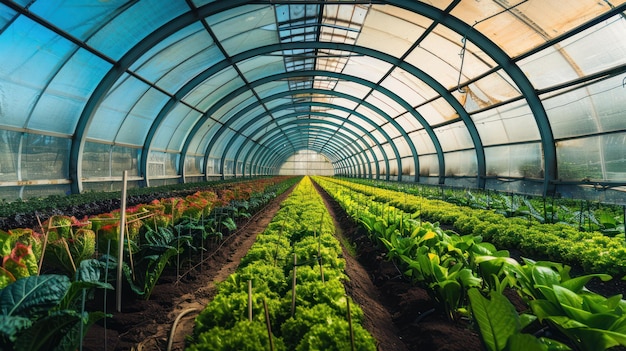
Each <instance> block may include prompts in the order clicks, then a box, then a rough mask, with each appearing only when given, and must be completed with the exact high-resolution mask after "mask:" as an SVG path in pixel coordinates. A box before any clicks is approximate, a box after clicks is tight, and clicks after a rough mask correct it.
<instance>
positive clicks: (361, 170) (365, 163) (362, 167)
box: [262, 120, 372, 176]
mask: <svg viewBox="0 0 626 351" xmlns="http://www.w3.org/2000/svg"><path fill="white" fill-rule="evenodd" d="M294 122H295V123H296V124H298V125H299V127H298V129H299V130H305V131H307V132H308V131H309V129H312V128H311V126H310V125H311V124H314V123H312V122H311V121H306V120H301V121H293V122H292V123H294ZM315 122H322V121H315ZM292 123H287V124H285V125H284V126H286V127H287V126H290V125H291V124H292ZM301 124H306V125H305V126H301ZM322 124H324V125H327V124H328V125H329V123H322ZM304 127H307V128H304ZM318 128H319V127H316V128H315V129H314V131H315V132H319V131H320V130H319V129H318ZM292 129H293V128H292ZM324 130H328V131H333V130H332V129H330V128H328V129H324ZM346 131H349V130H346ZM351 134H353V136H354V137H357V134H356V133H354V132H353V133H351ZM324 135H328V134H327V133H324ZM335 137H337V138H340V139H342V141H345V142H346V143H347V147H348V148H350V149H352V150H354V151H356V153H355V154H352V155H350V154H349V155H347V156H344V157H342V158H340V159H338V160H336V161H337V162H339V161H342V160H343V159H351V158H352V157H354V156H356V157H359V159H360V161H361V162H360V163H359V164H358V172H357V173H358V174H359V176H361V175H363V174H371V173H372V162H371V161H370V159H369V157H368V156H367V153H366V152H365V149H363V148H362V147H361V146H360V145H359V144H355V143H353V142H352V141H353V140H354V139H351V138H349V136H344V135H343V134H337V135H336V136H335ZM331 140H333V139H332V137H329V140H327V141H326V142H330V141H331ZM355 145H356V146H358V149H357V150H355ZM366 145H367V144H366ZM337 146H338V147H342V146H341V145H337ZM343 147H344V148H345V147H346V146H343ZM325 149H326V148H325V145H321V146H320V148H319V150H318V152H319V153H322V154H323V153H324V152H325V151H326V150H325ZM263 150H264V151H262V152H265V153H267V152H270V151H268V149H267V148H264V149H263ZM281 151H282V152H284V151H285V150H284V149H283V150H273V151H272V152H273V155H276V156H277V155H279V154H280V153H281ZM313 151H316V150H313ZM361 154H362V155H363V156H361ZM269 155H272V153H270V154H269ZM289 156H290V155H286V158H285V160H286V159H287V158H288V157H289ZM363 157H365V160H363ZM366 168H367V170H366Z"/></svg>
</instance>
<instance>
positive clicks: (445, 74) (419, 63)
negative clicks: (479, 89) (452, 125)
mask: <svg viewBox="0 0 626 351" xmlns="http://www.w3.org/2000/svg"><path fill="white" fill-rule="evenodd" d="M462 39H463V37H462V36H461V35H460V34H458V33H455V32H453V31H451V30H450V29H447V28H445V27H443V26H441V25H438V26H437V27H436V28H435V30H434V31H433V33H432V34H430V35H428V36H427V37H426V38H425V39H424V41H423V42H422V43H420V46H419V47H417V48H415V50H413V51H412V52H411V53H410V54H409V55H408V56H407V57H406V59H405V60H406V61H407V62H409V63H411V64H412V65H414V66H415V67H417V68H420V69H421V70H423V71H424V72H426V73H427V74H428V75H430V76H431V77H434V78H435V79H436V80H437V81H439V82H440V83H441V84H442V85H443V86H444V87H446V88H455V87H456V86H457V85H458V81H459V71H460V68H461V58H460V57H459V53H460V52H461V49H462V47H463V43H462ZM494 65H495V63H494V62H493V60H492V59H490V58H488V56H487V55H486V54H485V53H484V52H482V51H481V50H479V49H478V48H476V47H475V46H474V45H473V44H472V43H471V42H470V41H469V40H468V41H467V44H466V51H465V57H464V62H463V70H462V77H461V83H463V82H464V81H466V80H467V79H468V78H469V79H471V78H473V77H476V76H478V75H480V74H482V73H484V72H486V71H488V70H489V69H490V68H491V67H493V66H494Z"/></svg>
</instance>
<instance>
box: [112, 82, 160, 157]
mask: <svg viewBox="0 0 626 351" xmlns="http://www.w3.org/2000/svg"><path fill="white" fill-rule="evenodd" d="M167 100H168V97H167V96H165V95H164V94H163V93H161V92H160V91H157V90H155V89H150V90H148V91H147V92H146V94H145V95H144V96H142V97H141V98H140V100H139V101H137V102H136V103H137V104H136V105H135V106H133V108H132V110H131V111H130V113H129V115H128V116H127V117H126V119H125V120H124V122H122V125H121V127H120V130H119V132H118V135H117V137H116V139H115V140H116V142H120V143H125V144H131V145H143V143H144V140H145V138H146V135H147V134H148V131H149V130H150V127H151V126H152V123H153V122H154V118H155V117H156V116H157V114H158V112H159V110H161V108H162V107H163V105H164V104H165V102H167Z"/></svg>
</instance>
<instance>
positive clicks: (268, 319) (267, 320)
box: [263, 298, 274, 351]
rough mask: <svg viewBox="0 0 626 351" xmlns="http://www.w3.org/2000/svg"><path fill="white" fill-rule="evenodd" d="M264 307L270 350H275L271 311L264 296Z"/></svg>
mask: <svg viewBox="0 0 626 351" xmlns="http://www.w3.org/2000/svg"><path fill="white" fill-rule="evenodd" d="M263 309H265V324H267V336H268V337H269V338H270V351H274V340H273V339H272V326H271V324H270V312H269V310H268V309H267V301H265V298H263Z"/></svg>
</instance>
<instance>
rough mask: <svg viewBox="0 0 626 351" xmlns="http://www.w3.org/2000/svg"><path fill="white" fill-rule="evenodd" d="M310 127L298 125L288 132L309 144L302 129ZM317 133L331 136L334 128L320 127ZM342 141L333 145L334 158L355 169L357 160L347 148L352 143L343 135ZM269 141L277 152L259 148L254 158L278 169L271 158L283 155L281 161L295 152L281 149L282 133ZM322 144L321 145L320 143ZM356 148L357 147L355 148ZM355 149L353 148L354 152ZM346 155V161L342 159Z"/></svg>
mask: <svg viewBox="0 0 626 351" xmlns="http://www.w3.org/2000/svg"><path fill="white" fill-rule="evenodd" d="M308 129H309V128H307V127H306V126H296V127H294V128H290V129H289V130H288V131H286V133H287V134H289V135H291V134H295V137H296V140H299V141H302V142H303V143H305V144H307V145H308V140H307V139H308V136H306V137H305V136H303V135H302V130H308ZM315 132H316V133H320V134H322V135H326V136H329V135H331V134H332V132H333V131H332V130H331V129H328V128H326V127H323V128H320V129H316V130H315ZM339 139H340V141H341V142H342V143H343V144H346V145H343V144H340V143H338V142H337V141H336V140H334V141H333V144H334V145H333V146H335V147H336V149H332V150H333V151H332V155H334V157H333V158H332V160H333V161H334V162H335V163H340V164H343V165H345V166H346V167H349V168H351V169H353V170H356V169H357V168H358V166H357V164H356V162H355V161H354V160H352V159H350V158H348V156H350V154H349V153H348V152H347V151H348V150H347V149H346V148H348V147H349V145H351V144H350V139H349V138H347V137H345V136H342V137H340V138H339ZM267 143H268V144H270V145H272V146H274V145H275V147H276V152H269V151H268V149H260V148H259V149H257V151H256V152H255V153H254V154H253V159H256V158H258V159H259V161H257V162H256V164H258V165H260V166H263V167H268V168H272V169H276V168H277V164H276V163H273V162H271V160H273V158H277V157H278V156H280V157H281V161H284V160H286V159H287V158H288V157H289V155H291V154H293V153H288V152H287V151H286V150H285V149H281V148H280V147H279V145H280V144H282V143H284V141H282V140H280V135H279V134H275V135H273V136H271V137H269V138H268V140H267ZM320 146H321V145H320ZM354 150H356V149H354ZM354 150H352V151H353V152H354ZM313 151H318V152H321V150H315V149H314V150H313ZM344 157H345V161H342V160H341V159H342V158H344Z"/></svg>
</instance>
